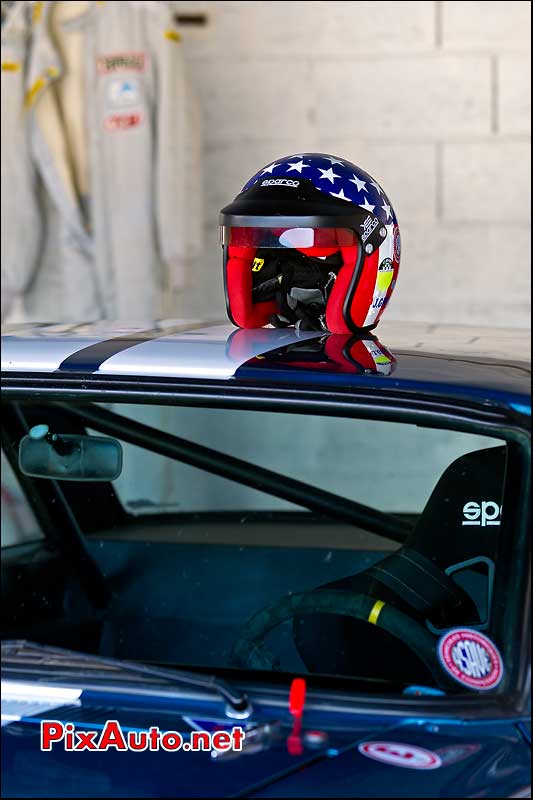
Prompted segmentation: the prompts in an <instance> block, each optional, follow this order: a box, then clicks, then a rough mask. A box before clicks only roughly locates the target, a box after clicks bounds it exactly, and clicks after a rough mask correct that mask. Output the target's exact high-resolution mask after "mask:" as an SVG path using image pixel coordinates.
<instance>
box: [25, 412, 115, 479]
mask: <svg viewBox="0 0 533 800" xmlns="http://www.w3.org/2000/svg"><path fill="white" fill-rule="evenodd" d="M19 467H20V470H21V472H23V473H24V475H30V476H31V477H34V478H50V479H54V480H60V481H61V480H63V481H113V480H115V479H116V478H118V476H119V475H120V473H121V471H122V446H121V444H120V442H118V441H117V440H116V439H112V438H110V437H103V436H81V435H77V434H76V435H74V434H57V433H51V432H50V430H49V428H48V426H47V425H36V426H35V427H33V428H32V429H31V431H30V433H29V434H28V435H27V436H24V438H23V439H22V440H21V442H20V445H19Z"/></svg>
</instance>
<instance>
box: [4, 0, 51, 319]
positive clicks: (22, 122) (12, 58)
mask: <svg viewBox="0 0 533 800" xmlns="http://www.w3.org/2000/svg"><path fill="white" fill-rule="evenodd" d="M24 5H25V4H22V3H17V4H15V6H14V7H13V9H12V10H11V11H10V13H9V16H8V17H7V19H6V21H5V24H4V30H3V31H2V48H1V59H2V113H1V175H2V192H1V224H2V236H1V239H2V249H1V269H2V293H1V294H2V309H1V313H2V321H4V320H5V319H6V318H8V317H9V314H10V312H11V310H12V309H13V305H14V303H15V301H16V300H17V298H19V297H20V296H22V295H23V294H24V292H25V290H26V288H27V286H28V285H29V283H30V282H31V280H32V278H33V276H34V274H35V271H36V269H37V266H38V261H39V250H40V242H41V234H42V219H41V215H40V211H39V203H38V196H37V191H38V176H37V171H36V168H35V165H34V163H33V161H32V158H31V149H30V131H29V118H28V116H27V114H26V112H25V110H24V93H25V83H24V80H25V75H24V65H25V61H26V55H27V49H28V47H29V44H30V32H29V23H28V21H27V20H26V16H25V8H24Z"/></svg>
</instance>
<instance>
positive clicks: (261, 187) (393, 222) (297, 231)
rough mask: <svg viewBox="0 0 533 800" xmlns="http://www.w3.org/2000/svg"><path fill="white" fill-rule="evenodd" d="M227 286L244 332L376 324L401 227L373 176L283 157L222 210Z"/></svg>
mask: <svg viewBox="0 0 533 800" xmlns="http://www.w3.org/2000/svg"><path fill="white" fill-rule="evenodd" d="M220 234H221V239H220V241H221V244H222V248H223V254H224V288H225V294H226V307H227V312H228V316H229V318H230V320H231V321H232V322H233V323H234V324H235V325H237V326H238V327H241V328H259V327H263V326H264V325H267V324H273V325H275V326H276V327H285V326H289V325H295V326H296V327H298V328H301V329H302V330H324V331H330V332H332V333H350V332H357V331H360V330H371V329H372V328H374V327H375V326H376V325H377V323H378V321H379V319H380V317H381V315H382V313H383V311H384V309H385V306H386V305H387V303H388V301H389V299H390V297H391V295H392V292H393V290H394V287H395V284H396V280H397V277H398V270H399V266H400V251H401V241H400V231H399V228H398V222H397V219H396V215H395V213H394V209H393V207H392V204H391V202H390V200H389V198H388V197H387V195H386V194H385V192H384V190H383V189H382V188H381V186H380V185H379V183H378V182H377V181H376V180H374V179H373V178H372V177H371V176H370V175H369V174H368V173H367V172H365V171H364V170H362V169H361V168H360V167H358V166H356V165H355V164H352V163H351V162H350V161H347V160H346V159H342V158H336V157H334V156H330V155H326V154H324V153H301V154H298V155H292V156H285V157H283V158H278V159H276V161H274V162H273V163H271V164H269V165H267V166H266V167H263V169H261V170H259V172H257V173H256V174H255V175H254V176H253V177H252V178H250V180H249V181H248V182H247V183H246V184H245V186H244V187H243V189H242V191H241V192H240V193H239V194H238V195H237V197H236V198H235V200H234V201H233V202H232V203H230V204H229V205H227V206H225V208H223V209H222V211H221V212H220Z"/></svg>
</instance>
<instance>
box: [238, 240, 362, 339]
mask: <svg viewBox="0 0 533 800" xmlns="http://www.w3.org/2000/svg"><path fill="white" fill-rule="evenodd" d="M296 249H299V250H300V252H302V253H304V255H307V256H312V257H320V256H328V255H332V254H333V253H335V252H337V249H340V252H341V255H342V258H343V261H344V266H343V267H341V269H340V271H339V274H338V276H337V280H336V281H335V285H334V287H333V290H332V292H331V295H330V297H329V300H328V304H327V307H326V323H327V326H328V330H330V331H331V332H332V333H350V329H349V328H348V326H347V325H346V322H345V321H344V312H343V308H344V300H345V297H346V294H347V292H348V291H349V289H350V285H351V283H352V280H353V278H354V272H355V268H356V265H357V260H358V252H359V244H354V245H350V246H347V247H340V248H335V247H307V248H296ZM256 252H257V250H256V248H255V247H244V246H241V245H231V244H230V245H229V246H228V258H227V262H226V291H227V294H228V298H227V299H228V306H229V309H230V310H231V316H232V318H233V322H234V323H235V324H236V325H238V326H239V327H240V328H260V327H262V326H263V325H267V324H268V322H269V320H270V317H271V316H272V314H275V313H276V312H277V311H278V307H277V303H276V302H275V301H274V300H272V301H269V302H266V303H252V272H251V267H252V262H253V259H254V256H255V254H256ZM376 255H377V254H376ZM376 270H377V258H376ZM365 277H366V276H365ZM375 277H376V275H375V270H374V271H373V279H374V281H375ZM370 280H371V279H370ZM368 281H369V279H368V278H367V279H366V280H365V292H364V300H366V301H367V302H368V291H369V292H370V300H371V299H372V291H373V284H372V286H369V287H368V290H366V289H367V287H366V284H367V283H368ZM360 296H362V295H361V294H360V293H359V292H357V294H356V295H355V297H354V300H355V302H352V306H351V311H352V315H354V314H357V317H358V318H361V322H359V323H358V324H362V321H363V320H364V317H365V315H366V311H367V308H368V304H367V305H366V307H365V306H364V300H361V301H360V302H359V301H357V300H356V298H359V297H360Z"/></svg>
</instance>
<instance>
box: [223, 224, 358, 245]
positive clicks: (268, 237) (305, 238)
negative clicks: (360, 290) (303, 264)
mask: <svg viewBox="0 0 533 800" xmlns="http://www.w3.org/2000/svg"><path fill="white" fill-rule="evenodd" d="M356 242H357V234H356V233H355V231H354V230H352V229H351V228H259V227H257V228H254V227H233V226H225V225H221V226H220V244H221V245H222V246H227V245H232V246H235V247H255V248H265V247H266V248H275V249H286V248H292V249H298V250H308V249H309V250H310V249H312V248H315V247H321V248H322V247H323V248H334V249H338V248H339V247H350V246H352V245H354V244H356Z"/></svg>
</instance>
